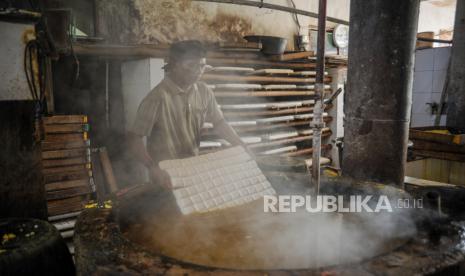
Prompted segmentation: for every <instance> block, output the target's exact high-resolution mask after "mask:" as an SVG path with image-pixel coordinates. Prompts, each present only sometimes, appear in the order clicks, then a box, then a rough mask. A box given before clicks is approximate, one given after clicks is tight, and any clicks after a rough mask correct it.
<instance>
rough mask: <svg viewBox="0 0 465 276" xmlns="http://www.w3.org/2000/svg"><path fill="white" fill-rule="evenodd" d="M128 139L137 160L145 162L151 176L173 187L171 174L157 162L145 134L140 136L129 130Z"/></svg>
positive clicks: (163, 184)
mask: <svg viewBox="0 0 465 276" xmlns="http://www.w3.org/2000/svg"><path fill="white" fill-rule="evenodd" d="M128 139H129V142H130V147H131V151H132V152H133V153H134V155H135V157H136V159H137V161H139V162H141V163H142V164H144V166H145V167H146V168H147V169H148V170H149V173H150V177H151V179H152V180H155V181H156V182H157V183H159V184H161V185H162V186H164V187H165V188H171V183H170V177H169V175H168V174H167V173H166V172H165V171H164V170H162V169H160V167H159V166H158V164H156V163H155V162H154V161H153V159H152V157H150V154H149V153H148V152H147V149H146V147H145V145H144V140H143V136H139V135H137V134H135V133H132V132H129V133H128Z"/></svg>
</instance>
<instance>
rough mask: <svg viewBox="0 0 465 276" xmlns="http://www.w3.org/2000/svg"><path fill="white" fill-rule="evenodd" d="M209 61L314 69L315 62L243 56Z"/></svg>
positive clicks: (234, 64)
mask: <svg viewBox="0 0 465 276" xmlns="http://www.w3.org/2000/svg"><path fill="white" fill-rule="evenodd" d="M207 63H208V64H210V65H213V66H247V67H254V68H263V67H268V68H290V69H302V70H305V69H314V68H315V67H316V64H315V63H314V62H305V63H303V62H299V63H297V62H295V63H294V62H273V61H267V60H259V59H241V58H231V59H230V58H207Z"/></svg>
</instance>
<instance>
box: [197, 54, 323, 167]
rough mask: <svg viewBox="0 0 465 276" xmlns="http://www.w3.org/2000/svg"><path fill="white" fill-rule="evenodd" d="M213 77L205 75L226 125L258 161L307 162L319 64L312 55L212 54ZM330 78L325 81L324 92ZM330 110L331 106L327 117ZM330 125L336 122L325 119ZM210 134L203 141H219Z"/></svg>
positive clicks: (204, 77) (309, 152)
mask: <svg viewBox="0 0 465 276" xmlns="http://www.w3.org/2000/svg"><path fill="white" fill-rule="evenodd" d="M207 63H208V64H209V65H211V66H213V69H212V71H210V72H208V73H206V74H204V76H203V81H205V82H206V83H207V84H208V85H209V86H210V87H211V88H212V89H213V91H214V93H215V96H216V99H217V101H218V103H219V105H220V106H221V109H222V111H223V113H224V116H225V118H226V120H227V121H228V122H229V123H230V125H232V126H233V128H234V129H235V130H236V131H237V132H238V134H239V135H240V136H241V138H243V140H244V142H246V143H248V144H249V148H250V149H251V150H253V151H254V152H255V153H256V154H257V155H282V156H304V157H307V158H308V157H309V156H311V154H312V141H311V140H312V130H311V129H310V121H311V120H312V116H313V106H314V97H315V87H314V85H315V74H316V72H315V65H316V64H315V59H314V57H313V53H312V52H293V53H286V54H284V55H280V56H265V55H263V54H261V52H259V51H253V50H251V49H247V50H245V49H241V50H240V51H237V50H226V49H222V50H219V51H213V52H210V53H209V54H208V56H207ZM330 83H331V77H330V76H328V75H327V73H326V76H325V84H326V85H325V90H326V92H327V93H328V94H330V93H331V90H330ZM330 108H331V105H327V106H326V108H325V112H326V111H327V110H329V109H330ZM324 115H325V117H324V120H325V121H326V122H327V123H329V122H330V121H331V120H332V118H331V117H330V116H328V114H326V113H325V114H324ZM330 135H331V131H330V130H329V128H326V129H324V132H323V137H324V138H323V145H322V147H323V149H324V150H328V149H330V148H331V145H330V144H329V141H328V139H325V138H328V137H329V136H330ZM214 139H215V136H214V135H213V134H212V132H209V131H207V132H206V134H205V135H204V137H203V138H202V140H203V141H210V142H212V141H215V140H214Z"/></svg>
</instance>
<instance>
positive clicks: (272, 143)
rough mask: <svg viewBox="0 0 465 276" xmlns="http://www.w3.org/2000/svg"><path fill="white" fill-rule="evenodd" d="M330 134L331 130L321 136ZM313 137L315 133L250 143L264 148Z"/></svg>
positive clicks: (254, 146)
mask: <svg viewBox="0 0 465 276" xmlns="http://www.w3.org/2000/svg"><path fill="white" fill-rule="evenodd" d="M330 135H331V131H327V132H324V133H322V134H321V137H326V136H330ZM312 139H313V135H305V136H299V137H295V138H289V139H282V140H276V141H272V142H261V143H256V144H252V145H249V148H251V149H257V148H263V147H272V146H278V145H285V144H292V143H297V142H302V141H305V140H312Z"/></svg>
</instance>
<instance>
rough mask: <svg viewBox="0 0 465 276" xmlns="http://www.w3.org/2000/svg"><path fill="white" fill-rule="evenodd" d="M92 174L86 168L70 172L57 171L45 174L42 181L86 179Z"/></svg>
mask: <svg viewBox="0 0 465 276" xmlns="http://www.w3.org/2000/svg"><path fill="white" fill-rule="evenodd" d="M90 176H92V171H91V170H88V169H81V170H78V171H72V172H58V173H53V174H45V175H44V182H45V183H46V184H47V183H51V182H60V181H69V180H79V179H88V178H89V177H90Z"/></svg>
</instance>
